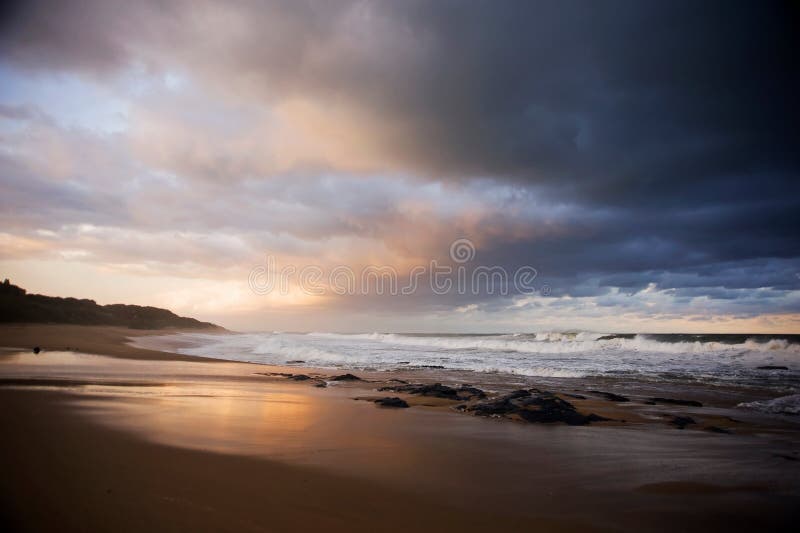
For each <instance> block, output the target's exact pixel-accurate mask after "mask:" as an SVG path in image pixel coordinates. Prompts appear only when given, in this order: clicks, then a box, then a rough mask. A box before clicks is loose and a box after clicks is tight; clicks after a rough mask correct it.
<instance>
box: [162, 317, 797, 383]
mask: <svg viewBox="0 0 800 533" xmlns="http://www.w3.org/2000/svg"><path fill="white" fill-rule="evenodd" d="M179 340H180V343H179V344H178V345H179V346H180V347H179V348H177V350H176V351H178V352H180V353H183V354H188V355H196V356H204V357H215V358H220V359H228V360H232V361H244V362H252V363H261V364H268V365H289V366H293V365H296V366H302V367H316V368H329V369H341V370H352V371H357V370H362V371H398V370H402V371H412V370H430V369H439V370H442V371H445V372H446V371H459V374H460V375H463V374H464V373H465V372H467V373H472V374H473V375H474V376H475V377H474V380H475V381H476V382H478V381H485V380H484V379H481V376H483V377H488V376H489V375H492V381H497V380H498V379H502V377H503V376H506V377H507V378H508V379H509V380H511V381H513V380H515V379H518V378H520V377H528V378H538V379H540V380H541V379H550V378H559V380H560V379H561V378H607V379H624V380H626V381H637V382H662V383H663V382H670V383H692V384H707V385H712V386H729V387H749V388H760V389H768V390H771V391H774V392H775V393H780V394H795V393H800V336H798V335H687V334H635V335H630V334H624V335H621V334H607V333H593V332H583V331H579V332H566V333H565V332H541V333H514V334H494V335H491V334H481V335H464V334H409V333H365V334H340V333H319V332H312V333H288V332H265V333H234V334H208V333H182V334H179ZM765 367H773V368H765ZM775 367H778V368H775Z"/></svg>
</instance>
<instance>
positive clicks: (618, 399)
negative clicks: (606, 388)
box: [589, 390, 631, 402]
mask: <svg viewBox="0 0 800 533" xmlns="http://www.w3.org/2000/svg"><path fill="white" fill-rule="evenodd" d="M589 392H591V393H592V394H599V395H600V396H602V397H603V398H605V399H606V400H608V401H610V402H629V401H631V399H630V398H627V397H625V396H620V395H619V394H614V393H613V392H603V391H599V390H590V391H589Z"/></svg>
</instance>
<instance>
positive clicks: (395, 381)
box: [388, 378, 408, 385]
mask: <svg viewBox="0 0 800 533" xmlns="http://www.w3.org/2000/svg"><path fill="white" fill-rule="evenodd" d="M388 381H392V382H394V383H402V384H403V385H408V381H406V380H404V379H397V378H392V379H390V380H388Z"/></svg>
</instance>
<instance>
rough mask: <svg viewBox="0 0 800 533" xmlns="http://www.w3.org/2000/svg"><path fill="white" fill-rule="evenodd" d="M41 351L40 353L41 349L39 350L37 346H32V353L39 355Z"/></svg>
mask: <svg viewBox="0 0 800 533" xmlns="http://www.w3.org/2000/svg"><path fill="white" fill-rule="evenodd" d="M41 351H42V349H41V348H39V347H38V346H34V347H33V353H39V352H41Z"/></svg>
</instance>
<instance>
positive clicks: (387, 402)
mask: <svg viewBox="0 0 800 533" xmlns="http://www.w3.org/2000/svg"><path fill="white" fill-rule="evenodd" d="M375 404H376V405H379V406H381V407H395V408H401V409H402V408H406V407H408V406H409V405H408V402H406V401H405V400H403V399H402V398H398V397H397V396H393V397H386V398H379V399H377V400H375Z"/></svg>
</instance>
